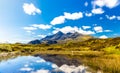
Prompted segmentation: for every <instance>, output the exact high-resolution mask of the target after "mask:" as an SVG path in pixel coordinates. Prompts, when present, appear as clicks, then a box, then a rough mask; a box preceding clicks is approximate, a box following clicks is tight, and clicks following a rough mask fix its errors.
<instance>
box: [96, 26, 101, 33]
mask: <svg viewBox="0 0 120 73" xmlns="http://www.w3.org/2000/svg"><path fill="white" fill-rule="evenodd" d="M94 30H95V31H96V32H97V33H99V32H103V28H102V27H101V26H95V27H94Z"/></svg>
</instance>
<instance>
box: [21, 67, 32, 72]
mask: <svg viewBox="0 0 120 73" xmlns="http://www.w3.org/2000/svg"><path fill="white" fill-rule="evenodd" d="M32 70H33V69H32V68H28V67H25V68H21V69H20V71H32Z"/></svg>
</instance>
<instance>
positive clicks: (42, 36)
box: [37, 34, 46, 38]
mask: <svg viewBox="0 0 120 73" xmlns="http://www.w3.org/2000/svg"><path fill="white" fill-rule="evenodd" d="M37 36H38V37H40V38H44V37H46V35H41V34H40V35H37Z"/></svg>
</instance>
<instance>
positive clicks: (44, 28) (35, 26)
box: [31, 24, 52, 30]
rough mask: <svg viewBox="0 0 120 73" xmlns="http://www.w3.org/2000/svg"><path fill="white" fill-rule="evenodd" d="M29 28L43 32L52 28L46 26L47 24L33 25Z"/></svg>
mask: <svg viewBox="0 0 120 73" xmlns="http://www.w3.org/2000/svg"><path fill="white" fill-rule="evenodd" d="M31 26H32V27H34V28H39V29H43V30H46V29H50V28H51V27H52V26H51V25H48V24H33V25H31Z"/></svg>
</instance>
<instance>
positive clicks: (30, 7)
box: [23, 3, 41, 15]
mask: <svg viewBox="0 0 120 73" xmlns="http://www.w3.org/2000/svg"><path fill="white" fill-rule="evenodd" d="M23 9H24V12H25V13H26V14H28V15H35V14H36V13H38V14H40V13H41V10H40V9H38V8H36V7H35V6H34V4H32V3H30V4H29V3H24V4H23Z"/></svg>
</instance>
